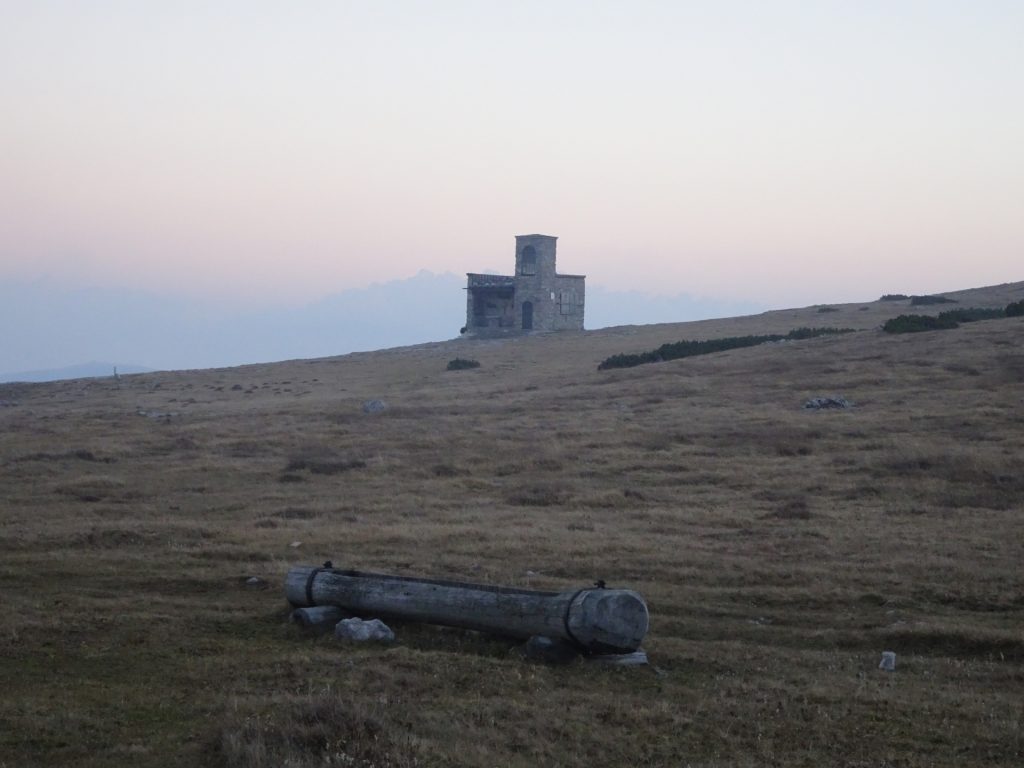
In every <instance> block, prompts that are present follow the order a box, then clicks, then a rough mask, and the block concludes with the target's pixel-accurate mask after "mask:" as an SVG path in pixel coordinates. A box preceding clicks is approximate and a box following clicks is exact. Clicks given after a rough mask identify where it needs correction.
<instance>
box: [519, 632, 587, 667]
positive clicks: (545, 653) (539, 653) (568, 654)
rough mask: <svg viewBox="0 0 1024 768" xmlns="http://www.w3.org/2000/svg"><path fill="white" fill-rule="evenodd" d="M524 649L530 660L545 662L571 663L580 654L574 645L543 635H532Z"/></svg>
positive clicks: (524, 653)
mask: <svg viewBox="0 0 1024 768" xmlns="http://www.w3.org/2000/svg"><path fill="white" fill-rule="evenodd" d="M522 650H523V655H524V656H525V657H526V658H528V659H529V660H530V661H540V662H543V663H544V664H569V663H571V662H572V661H574V660H575V659H576V657H577V656H579V655H580V653H579V651H578V650H576V648H575V647H574V646H573V645H571V644H569V643H567V642H565V641H563V640H553V639H552V638H550V637H544V636H543V635H534V636H533V637H531V638H530V639H529V640H527V641H526V644H525V645H524V646H523V648H522Z"/></svg>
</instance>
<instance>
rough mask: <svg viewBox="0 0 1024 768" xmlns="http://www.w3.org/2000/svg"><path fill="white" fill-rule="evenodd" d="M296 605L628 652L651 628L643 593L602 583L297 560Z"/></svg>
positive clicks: (291, 584) (291, 580) (291, 585)
mask: <svg viewBox="0 0 1024 768" xmlns="http://www.w3.org/2000/svg"><path fill="white" fill-rule="evenodd" d="M285 595H286V596H287V598H288V601H289V602H290V603H291V604H292V605H294V606H296V607H304V606H315V605H334V606H337V607H338V608H342V609H344V610H346V611H349V612H351V613H353V614H355V615H357V616H365V617H378V616H383V617H394V618H397V619H403V620H406V621H422V622H424V623H427V624H443V625H446V626H452V627H463V628H465V629H475V630H479V631H481V632H492V633H495V634H500V635H508V636H510V637H518V638H529V637H532V636H534V635H542V636H545V637H550V638H557V639H560V640H565V641H567V642H570V643H573V644H574V645H576V646H577V647H578V648H580V649H581V650H583V651H586V652H589V653H630V652H632V651H635V650H636V649H637V648H639V647H640V642H641V641H642V640H643V638H644V635H646V634H647V626H648V614H647V604H646V603H645V602H644V599H643V598H642V597H641V596H640V595H639V594H637V593H636V592H633V591H632V590H628V589H604V588H599V587H591V588H584V589H578V590H571V591H567V592H539V591H535V590H528V589H515V588H511V587H491V586H487V585H482V584H465V583H462V582H457V581H443V580H438V579H415V578H407V577H404V576H388V575H384V574H377V573H363V572H360V571H347V570H342V569H338V568H314V567H313V566H296V567H294V568H292V569H291V570H290V571H289V572H288V576H287V578H286V579H285Z"/></svg>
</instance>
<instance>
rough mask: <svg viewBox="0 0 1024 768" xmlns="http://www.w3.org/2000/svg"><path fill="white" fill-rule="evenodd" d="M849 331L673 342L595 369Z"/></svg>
mask: <svg viewBox="0 0 1024 768" xmlns="http://www.w3.org/2000/svg"><path fill="white" fill-rule="evenodd" d="M852 330H853V328H796V329H794V330H792V331H790V332H789V333H787V334H785V335H784V336H783V335H781V334H778V333H770V334H765V335H763V336H727V337H725V338H722V339H708V340H707V341H675V342H670V343H668V344H662V345H661V346H660V347H658V348H657V349H653V350H651V351H649V352H637V353H633V354H619V355H612V356H611V357H609V358H607V359H605V360H604V361H603V362H602V363H601V364H600V365H599V366H597V370H599V371H603V370H606V369H608V368H632V367H634V366H637V365H643V364H644V363H660V362H663V361H665V360H679V359H681V358H684V357H693V356H694V355H710V354H711V353H713V352H724V351H726V350H729V349H741V348H743V347H755V346H757V345H758V344H764V343H765V342H769V341H783V340H791V341H796V340H799V339H812V338H814V337H815V336H827V335H831V334H836V333H849V332H851V331H852Z"/></svg>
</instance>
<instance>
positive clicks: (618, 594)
mask: <svg viewBox="0 0 1024 768" xmlns="http://www.w3.org/2000/svg"><path fill="white" fill-rule="evenodd" d="M566 624H567V625H568V627H569V630H570V631H571V632H572V639H573V640H575V641H576V642H577V643H579V645H581V646H582V647H583V648H584V649H586V650H587V651H589V652H591V653H632V652H633V651H635V650H636V649H637V648H639V647H640V643H641V642H642V641H643V639H644V637H645V636H646V635H647V629H648V626H649V624H650V617H649V614H648V612H647V603H645V602H644V599H643V598H642V597H641V596H640V595H639V594H637V593H636V592H634V591H633V590H631V589H588V590H586V591H585V592H582V593H580V594H579V595H578V596H577V597H576V599H574V600H573V602H572V604H571V605H570V606H569V617H568V620H567V622H566Z"/></svg>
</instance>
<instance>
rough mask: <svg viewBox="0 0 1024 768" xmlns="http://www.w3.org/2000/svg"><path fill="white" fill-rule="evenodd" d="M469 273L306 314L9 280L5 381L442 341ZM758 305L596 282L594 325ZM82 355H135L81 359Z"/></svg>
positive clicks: (368, 293) (427, 278)
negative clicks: (623, 288) (625, 288)
mask: <svg viewBox="0 0 1024 768" xmlns="http://www.w3.org/2000/svg"><path fill="white" fill-rule="evenodd" d="M464 287H465V278H464V277H463V276H459V275H454V274H451V273H444V274H434V273H432V272H428V271H422V272H420V273H419V274H417V275H415V276H413V277H410V278H407V279H404V280H393V281H390V282H386V283H376V284H374V285H371V286H369V287H367V288H359V289H352V290H346V291H342V292H340V293H337V294H334V295H332V296H328V297H326V298H324V299H322V300H320V301H317V302H313V303H311V304H307V305H304V306H300V307H292V308H287V307H285V308H283V307H277V308H270V309H265V310H252V309H248V310H243V309H237V308H231V307H228V306H225V305H222V304H218V303H216V302H214V301H199V300H196V299H187V298H181V297H176V296H163V295H159V294H155V293H148V292H145V291H137V290H128V289H118V288H88V289H69V288H66V287H62V286H60V285H59V284H57V283H56V282H55V281H52V280H47V279H42V280H36V281H0V328H4V329H6V330H5V332H4V333H3V334H0V370H4V371H10V372H9V373H4V374H0V381H51V380H54V379H58V378H78V377H82V376H108V375H111V374H112V373H113V368H114V365H117V368H118V371H119V372H121V373H132V372H140V371H145V370H157V369H159V370H169V369H187V368H209V367H219V366H230V365H242V364H245V363H258V362H270V361H275V360H289V359H296V358H312V357H326V356H330V355H338V354H345V353H348V352H357V351H367V350H374V349H384V348H387V347H396V346H404V345H409V344H419V343H424V342H429V341H442V340H445V339H451V338H455V337H457V336H458V335H459V329H460V328H461V327H462V326H463V325H464V324H465V293H464V292H463V290H462V289H463V288H464ZM764 309H766V307H764V306H759V305H756V304H752V303H743V302H726V301H717V300H713V299H695V298H693V297H690V296H686V295H679V296H673V297H664V296H654V295H650V294H645V293H641V292H639V291H615V290H609V289H607V288H603V287H601V286H596V285H594V286H588V287H587V309H586V327H587V328H589V329H594V328H603V327H606V326H611V325H646V324H650V323H665V322H680V321H684V320H700V319H705V318H711V317H728V316H734V315H741V314H752V313H756V312H760V311H762V310H764ZM82 360H104V361H105V360H131V361H135V362H136V363H137V364H136V365H128V364H123V363H107V362H99V363H96V362H94V363H81V362H80V361H82Z"/></svg>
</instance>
